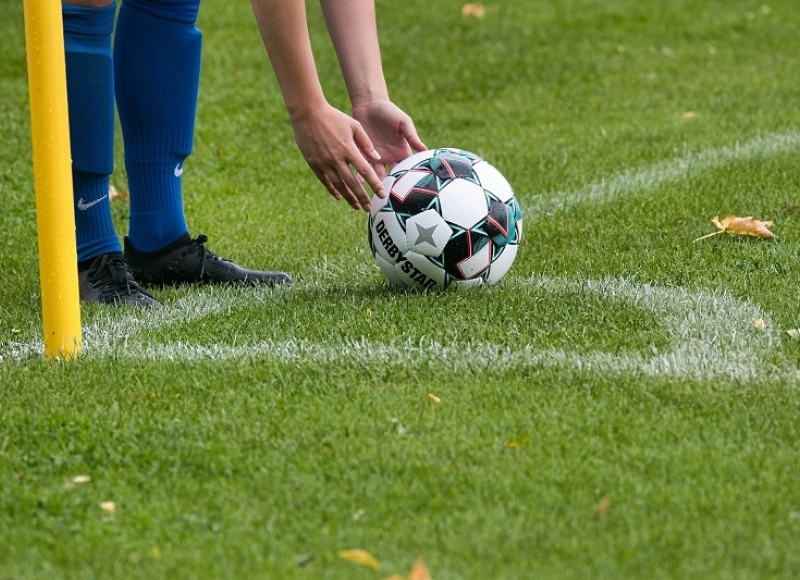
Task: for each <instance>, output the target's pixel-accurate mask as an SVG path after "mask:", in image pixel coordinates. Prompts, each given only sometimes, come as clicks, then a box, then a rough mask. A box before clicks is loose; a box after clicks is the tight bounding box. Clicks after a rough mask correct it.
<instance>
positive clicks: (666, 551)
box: [0, 0, 800, 580]
mask: <svg viewBox="0 0 800 580" xmlns="http://www.w3.org/2000/svg"><path fill="white" fill-rule="evenodd" d="M462 4H463V2H458V1H454V0H408V1H404V2H393V1H390V0H378V12H379V18H380V28H381V34H382V46H383V54H384V64H385V68H386V75H387V79H388V82H389V84H390V88H391V91H392V96H393V98H394V99H395V100H396V101H397V102H398V103H399V104H400V105H401V106H402V107H404V108H405V109H406V110H407V111H408V112H409V113H411V114H412V115H413V116H414V118H415V121H416V123H417V126H418V128H419V130H420V133H421V136H422V137H423V139H424V140H425V141H426V143H427V144H428V145H429V146H433V147H440V146H442V147H444V146H452V147H462V148H465V149H470V150H472V151H474V152H476V153H478V154H480V155H483V156H484V157H485V158H487V159H489V160H490V161H491V162H492V163H493V164H494V165H495V166H497V167H498V168H499V169H500V170H501V171H503V173H504V174H505V175H506V176H507V177H508V179H509V181H510V182H511V183H512V185H514V188H515V190H516V193H517V196H518V198H519V199H520V203H521V205H522V208H523V212H524V220H525V233H526V237H525V239H524V240H523V245H522V247H521V250H520V254H519V256H518V258H517V262H516V263H515V265H514V267H513V269H512V270H511V272H510V273H509V275H508V276H507V277H506V279H505V280H503V281H502V283H501V284H499V285H498V286H496V287H492V288H482V289H477V290H475V291H470V292H463V293H451V294H444V295H441V294H430V295H417V294H405V293H402V292H396V291H392V290H390V289H389V288H388V287H387V286H386V284H385V283H384V281H383V279H382V276H381V273H380V271H379V270H378V269H377V267H376V266H375V265H374V263H373V260H372V258H371V256H370V254H369V248H368V245H367V242H366V233H365V232H366V220H365V216H364V215H363V214H360V213H357V212H353V211H352V210H350V209H349V208H348V207H346V206H345V205H344V204H343V203H335V202H333V201H332V200H331V199H330V198H329V196H327V194H326V192H325V191H324V190H323V188H322V187H321V186H320V185H319V184H318V183H317V182H316V181H315V179H314V177H313V175H312V174H311V173H310V171H308V169H307V168H306V166H305V163H304V161H303V159H302V157H301V156H300V154H299V153H298V152H297V151H296V149H295V148H294V144H293V140H292V135H291V128H290V126H289V124H288V121H287V118H286V114H285V112H284V110H283V106H282V100H281V97H280V94H279V92H278V89H277V86H276V83H275V81H274V77H273V75H272V73H271V71H270V69H269V66H268V63H267V59H266V56H265V55H264V51H263V48H262V47H261V45H260V41H259V39H258V34H257V32H256V29H255V25H254V24H253V22H252V15H251V14H250V8H249V3H247V2H226V1H224V0H204V6H203V8H202V10H201V23H200V26H201V28H202V29H203V30H204V34H205V36H204V43H205V44H204V48H205V53H204V63H203V79H202V84H201V96H200V104H199V113H198V127H197V135H196V141H195V153H194V155H193V156H192V157H191V158H190V159H189V160H188V161H187V164H186V172H185V174H184V179H185V181H184V188H185V190H186V191H187V197H186V211H187V215H188V219H189V223H190V227H191V228H192V233H194V234H198V233H205V234H208V235H209V237H210V238H211V247H212V248H213V249H214V250H215V251H217V252H219V253H220V254H222V255H225V256H230V257H232V258H234V259H236V260H238V261H240V262H243V263H246V264H248V265H253V266H256V265H262V266H269V267H272V268H278V269H283V270H287V271H289V272H291V273H292V274H293V276H294V277H295V280H296V283H295V284H294V286H293V287H291V288H288V289H281V290H275V291H271V290H261V289H259V290H242V289H219V288H213V289H212V288H200V289H198V288H182V289H172V290H163V291H161V290H159V291H157V295H158V297H159V298H160V299H162V300H163V301H164V303H165V306H164V307H163V308H159V309H155V310H153V311H152V312H146V313H142V312H132V311H130V310H110V309H105V308H99V307H90V306H86V305H84V306H83V307H82V319H83V325H84V338H85V342H86V346H85V356H83V357H82V359H81V360H78V361H76V362H72V363H69V364H61V363H50V362H46V361H44V360H43V359H42V357H41V354H40V353H41V339H40V336H41V310H40V309H41V306H40V300H39V280H38V267H37V253H36V249H35V240H36V231H35V210H34V205H33V199H34V198H33V187H32V175H31V159H30V128H29V116H28V110H27V81H26V73H25V51H24V34H23V24H22V8H21V3H20V2H4V3H3V4H2V6H0V15H2V18H0V34H1V35H2V38H3V42H2V44H0V126H1V127H2V132H0V200H2V211H0V272H2V273H1V274H0V357H2V360H1V361H0V578H2V579H4V580H6V579H8V580H11V579H13V580H22V579H34V578H37V579H38V578H70V579H72V578H147V579H152V578H169V579H176V578H248V579H249V578H277V579H291V578H299V579H303V578H309V579H311V578H313V579H318V578H323V579H324V578H348V579H376V580H382V579H384V578H387V577H389V576H391V575H393V574H399V575H402V576H405V575H407V574H408V571H409V569H410V568H411V566H412V564H413V563H414V562H415V561H416V560H417V559H418V558H421V559H422V560H423V561H424V562H425V563H426V565H427V567H428V569H429V570H430V572H431V575H432V576H433V578H435V579H436V580H447V579H457V578H459V579H460V578H465V579H473V578H474V579H487V578H491V579H517V578H519V579H528V578H530V579H533V578H537V579H562V578H614V579H618V578H648V579H654V578H681V579H684V578H698V579H699V578H703V579H707V578H737V579H745V578H797V577H799V576H800V485H798V482H799V480H800V459H798V446H799V445H800V421H799V420H798V418H799V417H800V393H798V386H799V385H800V363H799V359H800V339H798V338H795V337H794V335H795V333H794V332H793V331H795V330H796V329H798V328H800V310H799V309H798V302H799V299H800V267H798V266H799V265H800V171H798V158H800V107H798V97H799V96H800V59H798V55H799V54H800V12H798V10H797V6H796V3H795V2H792V1H789V0H780V1H773V2H769V4H763V3H762V2H750V1H739V0H728V1H722V0H718V1H706V2H695V1H690V0H675V1H670V2H656V1H654V0H649V1H644V2H643V1H641V0H637V1H635V0H608V1H605V2H597V1H590V0H566V1H561V0H541V1H535V2H534V1H531V0H488V1H486V2H485V5H486V15H485V17H484V18H482V19H478V18H464V17H462V16H461V7H462ZM309 10H310V18H311V21H312V28H313V40H314V43H315V50H316V54H317V58H318V66H319V69H320V74H321V76H322V78H323V80H324V84H325V86H326V90H327V94H328V97H329V98H330V100H331V101H332V102H333V103H335V104H336V105H337V106H339V107H342V108H345V109H346V108H347V101H346V97H345V93H344V90H343V85H342V82H341V80H340V79H339V77H338V70H337V67H336V63H335V60H334V58H333V55H332V51H331V49H330V43H329V41H328V40H327V39H326V37H325V35H324V28H323V26H322V20H321V16H320V14H319V9H318V7H317V6H316V5H315V4H313V3H310V4H309ZM117 159H118V160H119V163H118V170H117V172H116V173H115V174H114V176H113V179H112V181H113V183H114V184H115V185H116V187H117V188H118V189H121V190H126V187H127V185H126V176H125V173H124V169H123V167H122V163H121V160H122V151H121V145H120V147H118V151H117ZM114 204H115V205H114V210H115V218H116V219H117V223H118V230H119V232H120V234H122V233H124V232H125V230H126V227H127V224H126V219H127V217H126V216H127V202H125V201H115V202H114ZM717 214H718V215H720V216H724V215H727V214H737V215H740V216H747V215H752V216H755V217H757V218H759V219H764V220H773V221H774V222H775V225H774V227H773V228H772V230H773V231H774V232H775V233H776V235H777V239H776V240H774V241H765V240H757V239H751V238H744V237H741V236H728V235H720V236H715V237H711V238H708V239H705V240H702V241H700V242H694V240H695V239H696V238H698V237H700V236H702V235H704V234H706V233H710V232H712V231H714V226H713V225H712V224H711V222H710V218H711V217H712V216H714V215H717ZM82 476H88V478H89V480H88V481H86V477H82ZM76 477H77V478H78V480H77V482H76V481H75V478H76ZM103 502H114V506H115V509H114V510H113V513H112V512H111V510H110V508H109V507H108V505H107V504H106V508H105V509H104V508H103V507H102V506H101V504H103ZM354 548H359V549H364V550H368V551H369V552H370V553H372V554H373V555H374V556H375V557H376V558H377V559H378V560H379V561H380V564H381V568H380V570H378V571H375V570H372V569H369V568H367V567H363V566H359V565H358V564H355V563H353V562H350V561H346V560H344V559H341V558H340V557H338V555H337V554H338V553H339V552H340V551H341V550H346V549H354Z"/></svg>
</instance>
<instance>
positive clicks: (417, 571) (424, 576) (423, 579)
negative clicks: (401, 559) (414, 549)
mask: <svg viewBox="0 0 800 580" xmlns="http://www.w3.org/2000/svg"><path fill="white" fill-rule="evenodd" d="M408 580H433V579H432V578H431V573H430V572H428V567H427V566H426V565H425V562H423V561H422V560H417V561H416V562H414V565H413V566H412V567H411V572H410V573H409V574H408Z"/></svg>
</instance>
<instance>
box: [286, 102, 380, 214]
mask: <svg viewBox="0 0 800 580" xmlns="http://www.w3.org/2000/svg"><path fill="white" fill-rule="evenodd" d="M292 126H293V128H294V137H295V141H296V142H297V146H298V147H299V148H300V151H301V153H302V154H303V156H304V157H305V159H306V162H307V163H308V166H309V167H310V168H311V170H312V171H313V172H314V174H315V175H316V176H317V178H318V179H319V180H320V182H321V183H322V185H324V186H325V188H326V189H327V190H328V191H329V192H330V194H331V195H332V196H333V197H334V198H335V199H344V200H345V201H346V202H347V203H348V204H350V206H351V207H352V208H353V209H363V210H364V211H370V209H371V207H372V206H371V203H370V195H369V194H368V193H367V191H366V190H365V189H364V186H363V182H366V183H367V184H368V185H369V186H370V188H372V190H373V191H374V192H375V194H376V195H378V196H379V197H385V196H386V193H385V192H384V190H383V184H382V183H381V177H382V176H381V177H379V175H378V173H376V171H375V169H373V167H372V165H370V163H375V164H378V163H381V162H382V160H381V156H380V155H379V154H378V152H377V151H376V149H375V147H374V146H373V143H372V141H371V140H370V137H369V135H368V134H367V132H366V131H365V130H364V128H363V127H362V126H361V124H360V123H359V122H358V121H356V120H355V119H354V118H352V117H350V116H348V115H346V114H345V113H343V112H342V111H339V110H338V109H336V108H334V107H332V106H330V105H329V104H328V103H324V104H321V105H319V106H317V107H314V108H311V109H309V110H307V111H305V112H304V114H303V115H302V116H301V117H299V118H293V119H292ZM384 173H385V171H384Z"/></svg>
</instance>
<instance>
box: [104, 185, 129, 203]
mask: <svg viewBox="0 0 800 580" xmlns="http://www.w3.org/2000/svg"><path fill="white" fill-rule="evenodd" d="M108 199H111V200H114V199H128V192H127V191H117V188H116V187H114V186H113V185H109V186H108Z"/></svg>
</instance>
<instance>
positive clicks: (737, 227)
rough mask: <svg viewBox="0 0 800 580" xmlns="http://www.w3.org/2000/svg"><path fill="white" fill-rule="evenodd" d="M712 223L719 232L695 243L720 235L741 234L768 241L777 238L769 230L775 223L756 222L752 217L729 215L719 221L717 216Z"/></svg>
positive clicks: (698, 239)
mask: <svg viewBox="0 0 800 580" xmlns="http://www.w3.org/2000/svg"><path fill="white" fill-rule="evenodd" d="M711 223H713V224H714V225H715V226H717V231H716V232H713V233H710V234H706V235H705V236H700V237H699V238H697V239H696V240H695V242H699V241H700V240H704V239H705V238H710V237H711V236H716V235H718V234H739V235H740V236H753V237H755V238H764V239H767V240H771V239H773V238H774V237H775V234H773V233H772V232H771V231H769V228H771V227H772V226H773V225H774V223H773V222H771V221H761V220H756V219H753V217H752V216H747V217H737V216H735V215H729V216H726V217H724V218H722V219H719V216H716V215H715V216H714V217H713V218H711Z"/></svg>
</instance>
